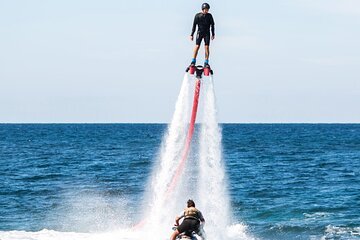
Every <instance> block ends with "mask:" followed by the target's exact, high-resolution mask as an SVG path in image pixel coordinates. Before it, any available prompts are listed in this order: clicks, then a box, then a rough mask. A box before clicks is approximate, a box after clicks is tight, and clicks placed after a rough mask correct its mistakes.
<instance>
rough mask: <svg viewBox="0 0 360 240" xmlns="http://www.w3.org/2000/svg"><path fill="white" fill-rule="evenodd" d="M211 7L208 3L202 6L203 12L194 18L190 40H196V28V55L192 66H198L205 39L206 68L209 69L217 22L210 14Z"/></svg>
mask: <svg viewBox="0 0 360 240" xmlns="http://www.w3.org/2000/svg"><path fill="white" fill-rule="evenodd" d="M209 9H210V5H209V4H208V3H203V4H202V6H201V10H202V11H201V12H200V13H197V14H196V15H195V18H194V23H193V27H192V31H191V34H190V40H191V41H193V40H194V33H195V30H196V26H197V28H198V30H197V33H196V45H195V48H194V54H193V58H192V61H191V64H190V65H195V64H196V57H197V54H198V52H199V48H200V44H201V41H202V40H203V39H204V43H205V63H204V67H209V54H210V49H209V45H210V38H211V40H214V38H215V22H214V18H213V16H212V15H211V13H209ZM210 29H211V37H210Z"/></svg>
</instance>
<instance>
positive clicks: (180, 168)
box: [166, 79, 201, 196]
mask: <svg viewBox="0 0 360 240" xmlns="http://www.w3.org/2000/svg"><path fill="white" fill-rule="evenodd" d="M200 85H201V81H200V79H196V83H195V93H194V102H193V108H192V113H191V119H190V125H189V130H188V134H187V137H186V142H185V148H184V151H183V154H182V158H181V161H180V164H179V166H178V167H177V169H176V171H175V174H174V176H173V178H172V180H171V183H170V185H169V187H168V189H167V191H166V195H167V196H168V195H169V194H170V193H171V192H172V191H173V190H174V188H175V186H176V183H177V181H178V180H179V178H180V176H181V173H182V172H183V170H184V167H185V162H186V159H187V156H188V154H189V150H190V143H191V139H192V137H193V134H194V128H195V121H196V114H197V109H198V104H199V96H200Z"/></svg>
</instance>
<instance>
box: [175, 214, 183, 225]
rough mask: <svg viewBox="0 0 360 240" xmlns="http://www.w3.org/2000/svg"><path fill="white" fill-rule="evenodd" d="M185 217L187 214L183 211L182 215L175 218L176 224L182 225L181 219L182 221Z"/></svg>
mask: <svg viewBox="0 0 360 240" xmlns="http://www.w3.org/2000/svg"><path fill="white" fill-rule="evenodd" d="M183 217H185V214H184V213H183V212H182V213H181V214H180V217H176V218H175V226H179V225H180V223H179V221H180V220H181V219H182V218H183Z"/></svg>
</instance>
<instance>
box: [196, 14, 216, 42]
mask: <svg viewBox="0 0 360 240" xmlns="http://www.w3.org/2000/svg"><path fill="white" fill-rule="evenodd" d="M196 25H198V31H197V34H196V45H200V44H201V40H202V39H204V41H205V45H210V28H211V34H212V35H213V36H215V22H214V19H213V17H212V15H211V14H210V13H206V14H205V13H202V12H200V13H198V14H196V15H195V18H194V23H193V28H192V32H191V36H194V33H195V30H196Z"/></svg>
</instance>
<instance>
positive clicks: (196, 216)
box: [170, 199, 205, 240]
mask: <svg viewBox="0 0 360 240" xmlns="http://www.w3.org/2000/svg"><path fill="white" fill-rule="evenodd" d="M182 218H184V220H183V221H182V223H181V224H180V225H179V221H180V219H182ZM204 224H205V219H204V217H203V215H202V213H201V212H200V211H199V210H198V209H197V208H195V202H194V201H193V200H191V199H189V200H188V201H187V208H185V209H184V212H183V213H182V214H181V216H179V217H176V218H175V226H177V228H176V230H175V231H174V232H173V234H172V235H171V237H170V239H171V240H175V239H176V237H177V236H178V235H179V234H181V233H184V234H185V235H187V236H191V235H192V233H193V232H194V233H196V234H197V235H199V236H200V237H201V238H202V239H205V232H204V230H203V226H204Z"/></svg>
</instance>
